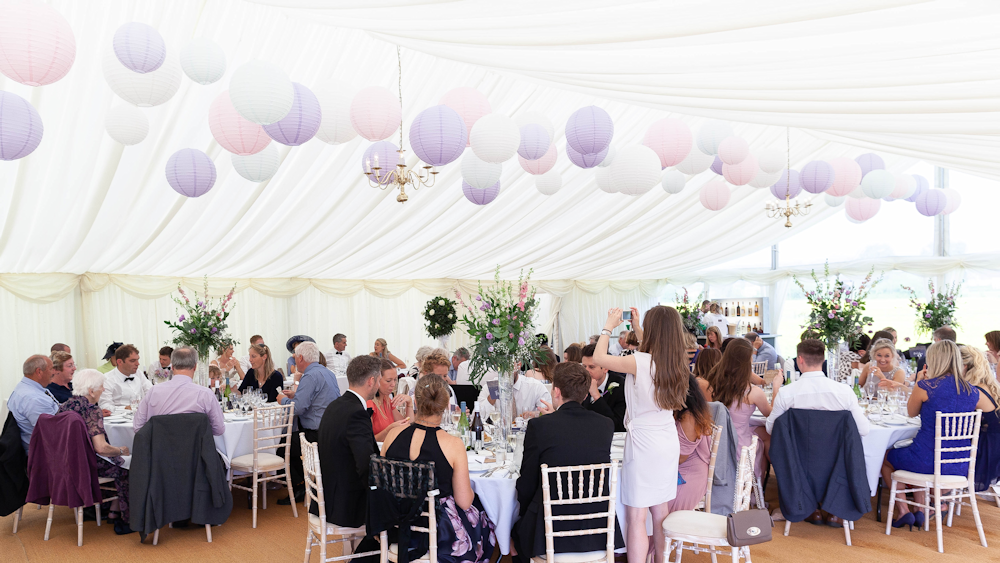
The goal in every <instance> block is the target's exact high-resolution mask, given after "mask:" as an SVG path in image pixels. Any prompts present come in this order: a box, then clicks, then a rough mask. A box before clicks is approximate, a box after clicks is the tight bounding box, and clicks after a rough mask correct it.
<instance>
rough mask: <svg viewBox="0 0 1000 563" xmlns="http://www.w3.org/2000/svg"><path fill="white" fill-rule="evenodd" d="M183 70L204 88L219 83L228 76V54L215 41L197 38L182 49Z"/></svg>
mask: <svg viewBox="0 0 1000 563" xmlns="http://www.w3.org/2000/svg"><path fill="white" fill-rule="evenodd" d="M180 59H181V68H182V69H183V70H184V74H186V75H187V77H188V78H190V79H191V80H194V81H195V82H197V83H198V84H201V85H202V86H207V85H208V84H214V83H215V82H218V81H219V79H220V78H222V76H223V75H224V74H226V53H225V51H223V50H222V47H219V45H218V44H217V43H215V41H212V40H211V39H208V38H207V37H195V38H194V39H192V40H191V41H189V42H188V44H187V45H185V46H184V48H183V49H181V57H180Z"/></svg>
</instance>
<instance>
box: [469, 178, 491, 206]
mask: <svg viewBox="0 0 1000 563" xmlns="http://www.w3.org/2000/svg"><path fill="white" fill-rule="evenodd" d="M462 193H463V194H465V199H467V200H469V201H471V202H472V203H475V204H476V205H486V204H488V203H493V200H494V199H496V198H497V196H498V195H500V182H497V183H496V184H493V185H492V186H490V187H488V188H486V189H485V190H480V189H476V188H473V187H472V186H470V185H469V183H468V182H466V181H464V180H463V181H462Z"/></svg>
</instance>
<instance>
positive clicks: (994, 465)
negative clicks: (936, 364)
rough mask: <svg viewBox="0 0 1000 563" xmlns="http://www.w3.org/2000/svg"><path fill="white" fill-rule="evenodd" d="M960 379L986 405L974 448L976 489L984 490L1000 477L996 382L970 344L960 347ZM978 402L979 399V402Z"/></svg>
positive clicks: (998, 387)
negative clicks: (962, 367) (962, 375)
mask: <svg viewBox="0 0 1000 563" xmlns="http://www.w3.org/2000/svg"><path fill="white" fill-rule="evenodd" d="M959 348H960V349H961V352H962V364H964V366H965V376H964V379H965V381H967V382H968V383H969V385H972V386H973V387H975V388H976V389H978V390H979V396H980V399H982V398H983V397H986V399H987V400H988V401H989V403H990V406H989V407H988V408H984V409H983V418H982V421H981V422H980V425H979V449H978V450H977V451H976V490H977V491H985V490H987V489H989V488H990V486H992V485H993V484H995V483H996V482H997V481H998V480H1000V410H998V409H997V405H998V404H1000V383H998V382H997V378H996V377H995V376H994V375H993V372H992V371H990V364H989V361H988V360H987V359H986V356H984V355H983V353H982V352H980V351H979V350H977V349H976V348H973V347H972V346H960V347H959ZM980 403H982V401H980Z"/></svg>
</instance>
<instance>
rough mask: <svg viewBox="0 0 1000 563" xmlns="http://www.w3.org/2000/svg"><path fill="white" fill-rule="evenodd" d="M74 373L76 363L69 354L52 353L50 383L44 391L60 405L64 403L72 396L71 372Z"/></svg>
mask: <svg viewBox="0 0 1000 563" xmlns="http://www.w3.org/2000/svg"><path fill="white" fill-rule="evenodd" d="M75 371H76V363H75V362H74V361H73V356H71V355H69V352H53V353H52V383H49V384H48V386H47V387H46V389H48V390H49V392H50V393H52V396H53V397H55V398H56V400H57V401H59V402H60V403H65V402H66V401H67V400H69V398H70V397H72V396H73V372H75ZM98 373H100V372H98Z"/></svg>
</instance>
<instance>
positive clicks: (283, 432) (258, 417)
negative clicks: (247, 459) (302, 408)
mask: <svg viewBox="0 0 1000 563" xmlns="http://www.w3.org/2000/svg"><path fill="white" fill-rule="evenodd" d="M294 417H295V403H292V402H289V403H288V404H287V405H279V404H277V403H275V404H273V405H268V406H259V407H256V408H255V409H254V410H253V468H254V471H257V467H258V454H259V453H260V452H262V451H265V450H273V449H275V448H278V447H280V446H281V443H282V441H284V442H285V443H286V444H291V441H292V440H293V439H294V437H293V436H292V420H293V419H294ZM275 430H278V432H275ZM291 450H292V448H290V447H288V448H285V464H286V465H287V464H288V462H289V456H290V455H291Z"/></svg>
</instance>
